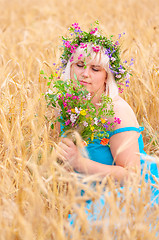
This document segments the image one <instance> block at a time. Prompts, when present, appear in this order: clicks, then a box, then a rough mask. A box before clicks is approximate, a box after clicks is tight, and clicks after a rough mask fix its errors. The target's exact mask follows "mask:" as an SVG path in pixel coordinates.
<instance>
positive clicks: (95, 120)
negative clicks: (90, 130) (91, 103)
mask: <svg viewBox="0 0 159 240" xmlns="http://www.w3.org/2000/svg"><path fill="white" fill-rule="evenodd" d="M94 124H95V125H97V124H98V118H96V117H95V118H94Z"/></svg>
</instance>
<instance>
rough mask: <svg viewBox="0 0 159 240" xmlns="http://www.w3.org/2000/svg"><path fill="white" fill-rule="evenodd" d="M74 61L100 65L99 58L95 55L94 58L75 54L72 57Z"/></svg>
mask: <svg viewBox="0 0 159 240" xmlns="http://www.w3.org/2000/svg"><path fill="white" fill-rule="evenodd" d="M74 62H82V63H85V64H87V65H88V64H89V65H95V66H101V65H102V64H101V61H100V59H99V58H98V57H97V56H95V57H94V58H93V57H92V56H89V57H87V56H81V57H80V58H79V57H78V56H77V57H75V59H74Z"/></svg>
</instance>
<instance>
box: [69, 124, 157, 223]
mask: <svg viewBox="0 0 159 240" xmlns="http://www.w3.org/2000/svg"><path fill="white" fill-rule="evenodd" d="M143 130H144V128H143V127H139V128H135V127H126V128H120V129H117V130H115V131H114V132H109V138H111V137H112V136H113V135H115V134H118V133H122V132H127V131H136V132H138V133H141V131H143ZM138 144H139V152H140V154H141V157H140V163H141V176H142V174H143V171H144V167H145V165H146V170H147V171H146V174H145V176H144V178H145V182H148V181H150V182H151V184H152V185H151V205H152V206H153V205H154V203H156V204H159V190H158V189H156V188H155V186H154V185H153V184H155V180H154V177H156V178H157V179H158V180H159V171H158V168H157V164H156V163H154V162H150V161H147V160H144V157H146V156H147V155H146V153H145V151H144V143H143V139H142V135H141V134H140V135H139V138H138ZM86 149H87V151H88V154H89V157H90V159H91V160H93V161H96V162H99V163H102V164H106V165H113V164H114V160H113V157H112V154H111V151H110V148H109V147H108V146H103V145H101V144H100V140H99V139H95V140H94V142H93V143H91V144H88V146H87V147H86ZM121 188H123V187H121ZM139 193H140V188H139ZM117 194H118V196H119V195H120V191H117ZM81 195H84V191H81ZM86 203H87V205H86V208H85V209H86V213H87V217H88V219H89V220H90V221H92V220H96V219H97V215H98V216H99V214H98V213H99V212H100V211H101V210H102V207H103V206H104V205H105V199H104V197H103V196H102V195H101V197H100V199H99V201H98V202H97V203H96V205H95V212H94V214H93V215H92V214H90V213H89V209H90V208H91V206H92V201H91V199H90V200H88V201H87V202H86ZM72 217H73V216H72V215H69V221H70V224H71V225H72V224H73V223H74V220H73V218H72ZM74 217H75V216H74Z"/></svg>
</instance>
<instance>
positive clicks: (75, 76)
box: [74, 73, 77, 81]
mask: <svg viewBox="0 0 159 240" xmlns="http://www.w3.org/2000/svg"><path fill="white" fill-rule="evenodd" d="M74 79H75V80H76V81H77V75H76V73H74Z"/></svg>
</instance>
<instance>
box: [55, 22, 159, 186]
mask: <svg viewBox="0 0 159 240" xmlns="http://www.w3.org/2000/svg"><path fill="white" fill-rule="evenodd" d="M71 30H72V31H74V33H75V37H74V39H73V40H72V41H68V40H67V39H64V51H63V55H62V57H61V58H62V62H63V63H64V66H66V67H65V74H64V79H65V80H67V79H70V78H71V79H73V80H74V82H76V79H77V80H78V81H79V82H80V83H81V84H82V85H84V86H85V87H86V89H87V90H88V92H89V93H90V94H91V96H93V98H92V103H93V104H94V105H95V106H96V108H98V106H99V104H100V97H101V94H103V93H105V94H106V95H108V96H109V97H111V98H112V101H113V105H114V112H115V117H116V118H117V119H120V120H119V121H118V123H119V124H117V125H116V127H115V129H114V132H113V133H111V134H110V138H109V145H110V147H109V146H102V145H101V144H100V141H99V140H98V139H96V140H94V143H91V144H88V146H87V147H86V149H87V151H88V155H89V158H85V157H83V156H82V155H81V153H80V151H79V149H78V148H77V146H76V145H75V144H74V143H73V142H72V141H71V140H70V139H68V138H62V140H61V142H60V143H59V146H60V149H61V150H60V153H59V156H60V157H61V158H62V159H63V161H64V162H67V163H69V164H70V165H71V166H72V167H73V169H74V170H75V171H78V172H80V173H86V174H99V175H100V176H102V177H104V176H106V175H110V176H112V177H113V178H115V179H116V180H119V181H120V182H123V181H124V179H126V178H127V176H128V175H129V173H130V172H131V171H130V169H135V170H137V171H138V172H140V171H141V170H142V169H143V166H142V165H143V164H144V161H143V160H142V159H141V154H145V152H144V150H143V147H144V145H143V140H142V136H141V133H140V132H141V131H142V130H143V128H141V127H140V126H139V124H138V121H137V119H136V116H135V114H134V112H133V110H132V108H131V107H130V106H129V104H128V103H127V102H126V101H124V100H123V99H122V98H121V97H120V96H119V94H118V86H117V83H119V80H120V79H121V78H122V76H128V73H127V71H126V69H125V67H124V66H122V65H121V61H120V57H119V54H120V52H119V46H118V42H116V43H115V44H113V42H112V41H111V40H109V39H107V38H105V37H103V36H101V35H99V34H98V33H97V32H98V29H97V28H95V29H92V30H91V31H90V32H88V33H86V32H84V33H82V31H81V29H80V27H79V26H78V24H73V28H71ZM126 83H128V80H126ZM119 86H120V85H119ZM109 121H110V122H111V121H113V119H109ZM150 165H151V172H152V174H154V175H155V176H157V177H158V169H157V165H156V164H155V163H154V164H150ZM151 182H153V183H154V180H153V178H152V177H151Z"/></svg>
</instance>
